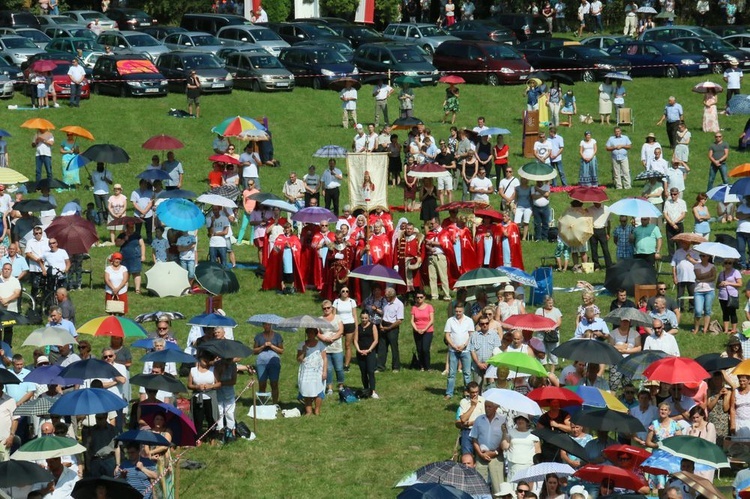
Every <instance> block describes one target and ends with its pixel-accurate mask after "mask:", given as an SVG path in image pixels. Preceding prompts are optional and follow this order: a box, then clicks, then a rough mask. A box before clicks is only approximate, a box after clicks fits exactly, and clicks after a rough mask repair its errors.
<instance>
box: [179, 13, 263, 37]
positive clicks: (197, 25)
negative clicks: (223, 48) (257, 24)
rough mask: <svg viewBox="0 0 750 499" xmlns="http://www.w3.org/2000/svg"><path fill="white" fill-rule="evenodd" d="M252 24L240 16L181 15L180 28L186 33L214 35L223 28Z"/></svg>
mask: <svg viewBox="0 0 750 499" xmlns="http://www.w3.org/2000/svg"><path fill="white" fill-rule="evenodd" d="M249 24H252V23H251V22H250V21H248V20H247V19H245V18H244V17H242V16H237V15H234V14H208V13H197V14H183V16H182V20H181V21H180V27H182V28H185V29H186V30H188V31H204V32H206V33H211V34H212V35H215V34H216V33H218V32H219V30H220V29H221V28H223V27H224V26H243V25H249Z"/></svg>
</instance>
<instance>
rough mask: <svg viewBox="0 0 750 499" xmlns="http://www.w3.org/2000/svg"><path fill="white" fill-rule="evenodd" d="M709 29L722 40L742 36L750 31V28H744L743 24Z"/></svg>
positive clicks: (709, 27)
mask: <svg viewBox="0 0 750 499" xmlns="http://www.w3.org/2000/svg"><path fill="white" fill-rule="evenodd" d="M707 28H708V29H709V30H711V31H713V32H714V33H716V34H717V35H719V36H720V37H721V38H724V37H725V36H730V35H741V34H743V33H747V32H748V31H750V26H743V25H741V24H728V25H726V26H707Z"/></svg>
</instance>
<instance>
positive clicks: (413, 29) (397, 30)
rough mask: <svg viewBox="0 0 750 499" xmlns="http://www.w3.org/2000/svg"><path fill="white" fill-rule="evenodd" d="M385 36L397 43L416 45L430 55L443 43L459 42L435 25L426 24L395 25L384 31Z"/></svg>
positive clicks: (390, 25)
mask: <svg viewBox="0 0 750 499" xmlns="http://www.w3.org/2000/svg"><path fill="white" fill-rule="evenodd" d="M383 36H384V37H386V38H390V39H391V40H396V41H397V42H405V43H414V44H416V45H419V46H420V47H422V48H423V49H425V50H426V51H427V53H429V54H430V55H432V54H434V53H435V49H436V48H438V47H439V46H440V44H441V43H443V42H445V41H448V40H454V41H455V40H459V38H456V37H455V36H451V35H449V34H448V33H447V32H446V31H443V30H442V29H441V28H438V27H436V26H435V25H434V24H426V23H393V24H389V25H388V27H387V28H385V30H384V31H383Z"/></svg>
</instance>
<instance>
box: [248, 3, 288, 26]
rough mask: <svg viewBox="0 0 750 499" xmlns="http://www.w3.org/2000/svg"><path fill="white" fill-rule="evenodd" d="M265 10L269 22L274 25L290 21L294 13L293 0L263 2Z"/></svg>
mask: <svg viewBox="0 0 750 499" xmlns="http://www.w3.org/2000/svg"><path fill="white" fill-rule="evenodd" d="M248 1H250V0H248ZM263 8H264V9H265V11H266V14H268V20H269V21H270V22H272V23H277V22H283V21H286V20H287V19H289V16H290V15H291V13H292V0H274V1H273V2H267V3H266V2H263Z"/></svg>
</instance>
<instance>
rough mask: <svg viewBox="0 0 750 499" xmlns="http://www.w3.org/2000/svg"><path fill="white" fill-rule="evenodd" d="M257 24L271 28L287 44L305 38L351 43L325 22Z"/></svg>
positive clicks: (292, 43)
mask: <svg viewBox="0 0 750 499" xmlns="http://www.w3.org/2000/svg"><path fill="white" fill-rule="evenodd" d="M258 26H267V27H268V28H271V29H272V30H274V31H275V32H276V34H278V35H279V36H280V37H281V38H283V39H284V41H286V42H287V43H288V44H289V45H294V44H296V43H299V42H304V41H307V40H315V41H318V40H336V41H339V42H344V43H346V44H347V45H351V43H349V40H347V39H346V38H344V37H342V36H339V35H338V34H336V32H335V31H333V30H332V29H331V28H329V27H328V26H326V25H325V24H317V23H303V22H295V23H268V24H258Z"/></svg>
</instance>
